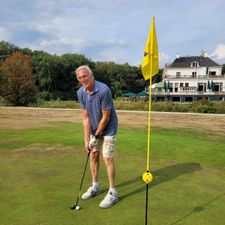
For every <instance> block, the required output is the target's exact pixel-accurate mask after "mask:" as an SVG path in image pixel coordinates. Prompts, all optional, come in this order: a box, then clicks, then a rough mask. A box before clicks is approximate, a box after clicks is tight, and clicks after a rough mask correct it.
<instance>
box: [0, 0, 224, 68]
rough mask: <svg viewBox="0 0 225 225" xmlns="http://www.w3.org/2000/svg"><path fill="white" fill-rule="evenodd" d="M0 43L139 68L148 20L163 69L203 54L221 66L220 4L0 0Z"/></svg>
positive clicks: (219, 0) (178, 0)
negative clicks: (153, 33) (176, 62)
mask: <svg viewBox="0 0 225 225" xmlns="http://www.w3.org/2000/svg"><path fill="white" fill-rule="evenodd" d="M0 6H1V7H0V41H2V40H3V41H6V42H9V43H11V44H14V45H16V46H18V47H20V48H30V49H32V50H43V51H46V52H48V53H50V54H56V55H62V54H65V53H71V54H73V53H76V54H83V55H85V56H86V57H87V58H89V59H91V60H93V61H95V62H96V61H114V62H115V63H119V64H124V63H129V64H130V65H135V66H138V65H141V63H142V58H143V53H144V48H145V43H146V40H147V36H148V32H149V29H150V25H151V20H152V16H154V17H155V26H156V32H157V40H158V50H159V64H160V68H163V67H164V66H165V64H166V63H171V62H173V61H174V59H175V58H176V54H179V55H180V56H198V55H200V53H201V51H202V50H203V51H205V52H206V53H207V54H208V56H209V57H211V58H212V59H213V60H214V61H216V62H217V63H219V64H221V65H222V64H225V29H224V27H225V12H224V9H225V7H224V0H213V1H212V0H198V1H183V0H169V1H165V0H137V1H134V0H62V1H59V0H55V1H54V0H0Z"/></svg>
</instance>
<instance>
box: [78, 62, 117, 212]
mask: <svg viewBox="0 0 225 225" xmlns="http://www.w3.org/2000/svg"><path fill="white" fill-rule="evenodd" d="M75 73H76V77H77V80H78V81H79V82H80V84H81V85H82V87H81V88H80V89H79V90H78V92H77V96H78V100H79V102H80V104H81V107H82V109H83V127H84V142H85V148H86V151H87V152H88V151H91V152H90V169H91V176H92V185H91V186H90V187H89V188H88V190H87V191H86V192H85V193H84V194H83V195H82V196H81V198H82V199H90V198H92V197H94V196H96V195H98V194H99V193H100V187H99V183H98V173H99V156H100V150H101V148H102V154H103V159H104V162H105V165H106V169H107V175H108V181H109V191H108V193H107V195H106V196H105V198H104V199H103V200H102V201H101V202H100V204H99V207H101V208H109V207H111V206H113V205H114V204H115V203H116V202H118V201H119V198H118V194H117V191H116V189H115V164H114V159H113V155H114V152H115V143H116V132H117V125H118V120H117V115H116V111H115V108H114V106H113V100H112V94H111V91H110V89H109V87H108V86H107V85H106V84H104V83H102V82H99V81H97V80H95V79H94V76H93V73H92V71H91V69H90V68H89V67H88V66H86V65H83V66H80V67H79V68H77V69H76V72H75Z"/></svg>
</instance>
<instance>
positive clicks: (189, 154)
mask: <svg viewBox="0 0 225 225" xmlns="http://www.w3.org/2000/svg"><path fill="white" fill-rule="evenodd" d="M61 113H64V114H63V116H60V117H58V118H57V115H61ZM39 114H41V115H42V116H40V115H39ZM76 114H77V115H76ZM71 115H72V116H71ZM134 115H135V116H134ZM134 115H133V114H132V113H128V112H127V113H126V112H119V122H120V127H119V131H118V139H117V151H116V156H115V160H116V165H117V190H118V192H119V197H120V200H121V201H120V202H119V203H118V204H116V205H115V206H113V207H112V208H110V209H100V208H99V207H98V204H99V202H100V201H101V200H102V198H103V197H104V196H105V194H106V193H107V187H108V184H107V176H106V170H105V167H104V165H103V161H102V160H101V170H100V178H99V181H100V185H101V191H102V192H101V194H100V195H98V196H96V197H95V198H93V199H90V200H88V201H84V200H81V201H80V206H81V208H82V209H81V210H80V211H71V210H70V209H69V207H70V205H71V204H72V203H73V202H74V201H75V200H76V197H77V193H78V189H79V185H80V179H81V176H82V172H83V167H84V163H85V160H86V155H85V151H84V149H83V128H82V124H81V121H80V118H81V117H80V112H79V111H76V110H74V111H68V112H67V111H65V112H63V111H60V110H59V111H57V110H56V111H55V110H35V109H30V111H29V110H24V109H23V110H20V109H19V108H18V109H16V110H15V109H10V108H8V109H7V108H5V109H3V108H2V109H0V121H1V122H2V123H1V124H0V165H1V167H0V190H1V191H0V200H1V204H0V215H1V222H0V224H1V225H128V224H129V225H142V224H143V225H144V216H145V184H144V183H143V182H142V180H141V175H142V173H143V172H145V170H146V149H147V147H146V146H147V144H146V141H147V130H146V128H147V122H146V124H145V121H147V117H146V114H145V113H141V112H140V113H137V112H136V113H134ZM157 115H159V117H157V118H156V116H157ZM40 117H41V118H42V119H40ZM189 117H190V114H189V115H185V114H177V115H176V114H171V117H170V115H169V114H153V127H152V133H151V134H152V135H151V146H152V148H151V172H152V174H153V176H154V180H153V182H152V183H151V184H150V188H149V212H148V215H149V225H150V224H151V225H222V224H224V212H225V204H224V202H225V163H224V162H225V133H224V132H225V130H224V123H223V124H221V121H224V119H225V116H224V115H222V116H215V117H213V116H210V117H207V118H208V119H209V120H208V119H206V117H204V116H201V117H200V116H199V115H194V114H193V115H192V118H196V120H190V118H189ZM134 118H136V119H134ZM160 118H161V120H160ZM176 118H177V120H176ZM182 118H183V123H182ZM216 118H218V119H216ZM162 121H164V122H162ZM166 121H168V122H166ZM184 121H185V122H184ZM188 121H189V123H188ZM199 121H200V123H201V124H200V123H199ZM209 121H210V122H209ZM207 123H208V124H207ZM90 181H91V180H90V172H89V170H87V174H86V177H85V180H84V184H83V190H85V189H86V188H88V186H89V185H90Z"/></svg>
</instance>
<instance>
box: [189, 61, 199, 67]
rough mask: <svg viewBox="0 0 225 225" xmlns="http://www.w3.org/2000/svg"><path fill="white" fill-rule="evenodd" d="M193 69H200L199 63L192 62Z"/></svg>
mask: <svg viewBox="0 0 225 225" xmlns="http://www.w3.org/2000/svg"><path fill="white" fill-rule="evenodd" d="M191 67H199V64H198V62H197V61H194V62H192V63H191Z"/></svg>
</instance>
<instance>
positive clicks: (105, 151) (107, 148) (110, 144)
mask: <svg viewBox="0 0 225 225" xmlns="http://www.w3.org/2000/svg"><path fill="white" fill-rule="evenodd" d="M91 136H92V135H91ZM115 145H116V135H113V136H103V137H100V139H99V141H98V143H97V146H96V147H95V148H93V150H92V151H93V152H96V151H101V147H102V155H103V157H110V158H112V157H113V155H114V152H115Z"/></svg>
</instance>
